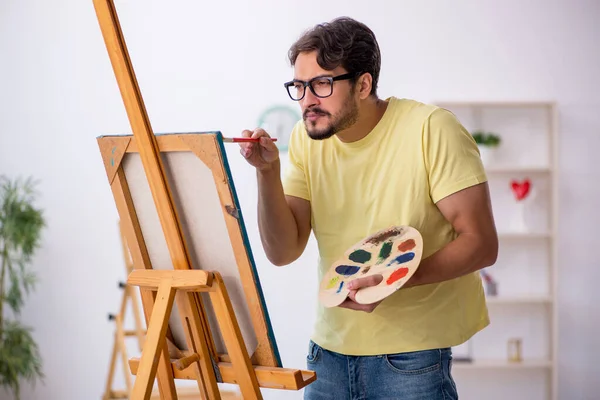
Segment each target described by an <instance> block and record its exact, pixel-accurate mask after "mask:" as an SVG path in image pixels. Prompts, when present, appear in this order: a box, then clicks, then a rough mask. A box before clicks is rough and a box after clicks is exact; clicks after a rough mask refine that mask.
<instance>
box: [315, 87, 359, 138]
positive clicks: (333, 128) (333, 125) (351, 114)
mask: <svg viewBox="0 0 600 400" xmlns="http://www.w3.org/2000/svg"><path fill="white" fill-rule="evenodd" d="M309 112H311V113H314V114H318V115H322V116H324V117H327V118H328V119H329V123H328V124H327V126H325V127H323V128H320V129H317V127H316V126H315V124H314V123H313V122H310V121H307V120H306V114H307V113H309ZM303 119H304V126H305V127H306V132H307V133H308V136H309V137H310V138H311V139H313V140H325V139H329V138H330V137H332V136H333V135H335V134H336V133H338V132H341V131H343V130H344V129H348V128H349V127H351V126H352V125H354V124H355V123H356V121H357V120H358V104H357V103H356V102H354V99H353V98H352V96H348V99H347V100H346V102H344V106H343V107H342V109H341V110H340V111H339V112H338V113H337V114H336V115H331V114H330V113H328V112H327V111H325V110H322V109H321V108H319V107H312V108H309V109H306V110H305V111H304V116H303Z"/></svg>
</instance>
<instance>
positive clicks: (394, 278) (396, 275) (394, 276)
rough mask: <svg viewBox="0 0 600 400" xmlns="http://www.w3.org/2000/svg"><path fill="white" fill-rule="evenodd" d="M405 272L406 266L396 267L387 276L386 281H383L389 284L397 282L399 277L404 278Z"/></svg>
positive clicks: (406, 271) (406, 270) (406, 272)
mask: <svg viewBox="0 0 600 400" xmlns="http://www.w3.org/2000/svg"><path fill="white" fill-rule="evenodd" d="M406 274H408V268H406V267H402V268H398V269H397V270H395V271H394V272H392V274H391V275H390V276H389V278H387V281H385V283H387V284H388V285H391V284H392V283H394V282H397V281H398V280H399V279H402V278H404V277H405V276H406Z"/></svg>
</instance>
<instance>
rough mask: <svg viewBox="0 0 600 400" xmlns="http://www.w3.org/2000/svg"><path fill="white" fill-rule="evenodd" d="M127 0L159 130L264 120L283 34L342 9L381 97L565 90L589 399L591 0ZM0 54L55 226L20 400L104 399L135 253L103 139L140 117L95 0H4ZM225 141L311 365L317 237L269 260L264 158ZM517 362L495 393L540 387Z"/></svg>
mask: <svg viewBox="0 0 600 400" xmlns="http://www.w3.org/2000/svg"><path fill="white" fill-rule="evenodd" d="M117 5H118V10H119V16H120V18H121V22H122V24H123V30H124V32H125V35H126V39H127V44H128V46H129V49H130V55H131V58H132V61H133V64H134V67H135V70H136V73H137V77H138V81H139V84H140V87H141V90H142V93H143V95H144V100H145V102H146V106H147V109H148V113H149V116H150V120H151V123H152V125H153V128H154V130H155V131H156V132H176V131H192V130H215V129H219V130H222V131H223V132H224V133H226V134H228V135H235V134H238V133H239V132H240V131H241V130H242V129H244V128H252V127H254V125H256V124H257V118H258V115H259V114H260V112H261V111H262V110H264V109H265V108H267V107H269V106H271V105H273V104H279V103H283V104H288V103H289V99H288V98H287V94H286V93H285V92H284V90H283V87H282V82H284V81H285V80H287V79H289V78H290V77H291V76H292V73H291V70H290V69H289V67H288V66H287V64H286V51H287V49H288V47H289V45H290V43H291V42H292V41H293V40H294V39H295V38H296V37H297V36H298V35H299V34H300V32H301V31H302V30H303V29H305V28H306V27H308V26H310V25H312V24H314V23H317V22H321V21H324V20H329V19H331V18H333V17H335V16H338V15H350V16H353V17H357V18H359V19H361V20H363V21H364V22H366V23H368V24H369V25H370V26H371V27H372V28H373V29H374V30H375V32H376V33H377V35H378V37H379V39H380V45H381V48H382V51H383V70H382V76H381V80H380V93H381V95H382V96H389V95H396V96H400V97H412V98H417V99H419V100H422V101H433V100H437V99H449V100H556V101H557V102H558V105H559V107H558V109H559V112H560V124H561V125H560V138H559V145H560V151H559V155H560V160H559V172H560V182H561V190H562V194H561V196H560V201H561V205H562V207H563V208H562V210H561V213H560V221H559V223H560V226H561V232H560V240H561V241H562V242H563V243H565V245H566V250H565V251H563V252H561V253H560V257H559V267H560V270H561V273H560V286H559V310H560V316H561V324H560V329H559V331H560V332H559V333H560V340H559V348H560V358H559V368H560V370H559V378H560V384H559V390H560V396H559V398H561V399H563V398H564V399H592V398H594V396H595V394H596V393H597V391H598V389H599V388H600V387H599V383H598V380H597V378H596V372H595V371H596V369H595V368H594V367H595V361H596V360H597V359H598V355H599V352H600V339H599V336H598V335H597V333H596V329H595V327H596V326H597V324H598V317H597V316H598V315H600V306H599V304H600V295H599V294H598V293H599V292H598V290H597V282H598V281H600V269H598V265H597V264H598V263H597V257H596V253H595V252H594V249H596V248H597V247H598V243H599V242H598V236H597V234H596V229H595V228H596V226H597V225H598V224H599V223H600V217H599V216H598V214H595V215H594V214H593V213H594V212H595V211H596V208H597V203H598V200H597V199H598V196H599V194H600V193H599V189H598V184H597V182H599V181H600V179H599V174H600V173H599V172H598V168H597V166H596V165H597V163H596V162H595V161H596V157H597V155H596V153H597V152H596V149H597V148H598V147H599V146H600V135H599V127H600V113H598V109H599V107H600V95H599V94H598V88H599V87H600V78H599V75H598V71H599V70H600V55H599V52H598V44H597V38H598V37H599V36H600V28H599V27H598V24H597V22H596V21H597V20H598V16H599V14H600V5H599V4H598V2H597V1H592V0H588V1H584V0H578V1H566V0H563V1H553V2H545V1H541V0H536V1H531V2H517V1H514V0H511V1H508V2H502V3H498V2H491V1H485V2H474V1H473V2H467V1H462V2H442V1H438V2H433V1H429V2H408V1H397V2H389V3H387V2H386V3H384V2H369V3H368V5H367V4H366V3H364V2H359V1H340V0H336V1H330V2H322V1H314V0H313V1H305V2H302V3H299V2H298V3H289V2H275V1H273V0H261V1H253V2H237V3H236V4H231V3H230V2H210V3H206V2H195V1H179V2H159V1H152V2H150V1H141V0H137V1H127V2H125V1H121V0H118V1H117ZM429 7H431V8H429ZM0 54H2V62H1V63H0V79H1V87H2V96H0V105H1V108H0V109H1V110H2V112H0V173H6V174H9V175H11V176H14V175H17V174H24V175H29V174H32V175H34V176H35V177H36V178H39V179H40V180H41V182H42V183H41V186H40V189H41V191H42V192H43V199H42V200H41V203H40V204H41V205H42V206H43V207H44V209H45V210H46V215H47V218H48V223H49V228H48V230H47V231H46V234H45V237H44V247H43V248H42V249H41V250H40V252H39V253H38V255H37V257H36V260H35V263H34V265H33V267H34V268H35V269H36V270H37V271H39V274H40V278H41V282H40V285H39V286H38V288H37V290H36V292H35V293H34V294H33V295H32V296H31V297H30V298H29V299H28V302H27V308H26V309H25V311H24V314H23V320H24V321H25V322H26V323H28V324H29V325H31V326H33V328H34V329H35V337H36V339H37V340H38V343H39V344H40V346H41V349H42V354H43V356H44V361H45V364H44V367H45V368H44V370H45V373H46V376H47V377H46V380H45V385H37V386H36V389H35V391H34V390H30V389H24V391H25V394H24V396H23V399H34V398H41V397H44V398H60V399H93V398H99V397H100V396H101V394H102V392H103V389H104V382H105V379H106V374H107V371H108V361H109V356H110V350H111V346H112V340H113V336H112V334H113V326H112V324H111V323H109V322H108V321H107V319H106V315H107V313H108V312H115V311H116V310H117V308H118V304H119V302H120V291H119V289H118V288H117V281H118V280H122V279H124V267H123V264H122V258H121V253H120V252H121V248H120V244H119V237H118V229H117V225H116V218H117V214H116V211H115V207H114V202H113V198H112V194H111V192H110V190H109V187H108V184H107V180H106V176H105V172H104V170H103V166H102V161H101V159H100V156H99V151H98V148H97V145H96V142H95V137H96V136H98V135H102V134H111V133H128V132H129V131H130V127H129V124H128V120H127V115H126V113H125V109H124V107H123V104H122V101H121V98H120V93H119V90H118V87H117V85H116V81H115V79H114V75H113V71H112V69H111V65H110V62H109V59H108V56H107V54H106V49H105V47H104V42H103V40H102V36H101V34H100V30H99V27H98V24H97V21H96V16H95V13H94V9H93V6H92V2H91V0H89V1H81V0H78V1H74V0H70V1H68V0H56V1H52V2H48V1H40V0H38V1H35V0H30V1H27V2H24V1H20V2H16V1H13V2H4V3H3V4H2V6H1V8H0ZM228 148H229V149H230V154H229V155H230V158H231V164H232V168H233V173H234V178H235V182H236V185H237V189H238V193H239V196H240V199H241V203H242V207H243V212H244V215H245V218H246V221H248V223H249V226H248V231H249V234H250V236H251V243H252V246H253V251H254V254H255V256H256V260H257V263H258V265H259V272H260V274H261V279H262V281H263V287H264V291H265V295H266V298H267V304H268V305H269V308H270V312H271V317H272V321H273V326H274V329H275V332H276V334H277V337H278V342H279V346H280V350H281V353H282V358H283V362H284V364H285V365H286V366H289V367H300V368H302V367H304V356H305V352H306V347H307V346H306V341H307V339H308V335H309V333H310V331H311V324H312V322H313V320H314V318H313V311H314V306H315V304H316V302H315V299H316V294H317V285H318V283H317V282H316V272H315V266H316V260H315V257H316V251H315V245H314V242H311V244H310V249H309V250H308V251H307V252H306V254H305V255H304V256H303V257H302V258H301V259H300V260H298V262H296V263H294V264H293V265H292V266H289V267H286V268H275V267H273V266H271V265H269V263H268V262H267V259H266V257H265V256H264V253H263V252H262V248H261V246H260V240H259V236H258V229H257V227H256V225H255V224H254V221H255V219H256V210H255V204H256V184H255V179H254V171H253V170H252V169H251V168H249V167H248V166H246V165H245V163H244V162H243V161H242V160H241V159H240V157H239V155H238V153H237V147H236V146H235V145H230V147H228ZM282 282H283V284H282ZM130 321H131V320H130ZM132 349H135V346H132ZM482 373H483V374H489V375H491V376H492V377H494V376H495V374H496V371H493V372H492V373H491V374H490V373H489V372H482ZM513 374H514V379H515V380H514V381H513V382H514V384H513V385H501V386H499V387H497V388H496V389H494V390H495V391H499V390H511V393H510V394H507V395H506V396H505V398H517V397H519V398H534V397H533V396H530V392H529V391H530V390H531V391H534V390H535V389H536V387H537V386H536V382H538V380H539V379H541V378H540V377H539V376H536V375H531V376H530V375H526V374H523V373H522V372H521V371H517V372H514V373H513ZM542 382H543V381H542ZM265 394H266V397H268V398H277V399H285V398H290V399H291V398H295V399H297V398H300V393H285V394H284V393H282V392H279V391H277V392H274V391H265Z"/></svg>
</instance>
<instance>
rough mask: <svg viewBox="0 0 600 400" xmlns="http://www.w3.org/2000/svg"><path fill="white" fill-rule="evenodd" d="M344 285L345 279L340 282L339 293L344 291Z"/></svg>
mask: <svg viewBox="0 0 600 400" xmlns="http://www.w3.org/2000/svg"><path fill="white" fill-rule="evenodd" d="M342 286H344V281H341V282H340V287H339V288H338V290H337V293H339V292H341V291H342Z"/></svg>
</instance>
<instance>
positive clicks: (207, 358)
mask: <svg viewBox="0 0 600 400" xmlns="http://www.w3.org/2000/svg"><path fill="white" fill-rule="evenodd" d="M177 304H178V305H179V306H180V307H182V308H183V310H182V311H183V313H182V315H186V317H185V318H184V319H182V324H183V326H184V329H185V332H186V337H187V342H188V343H191V344H192V346H191V348H190V350H191V351H192V352H194V353H197V354H198V355H199V356H200V359H199V361H198V362H196V365H197V367H196V376H197V377H198V389H199V390H200V394H201V396H202V399H207V400H220V399H221V395H220V393H219V386H218V385H217V380H216V377H215V374H214V368H213V365H212V363H211V354H210V350H209V346H208V343H206V336H207V335H205V334H204V328H203V326H202V322H201V320H200V316H199V313H198V311H197V310H194V308H195V299H194V293H193V292H179V293H178V294H177ZM187 316H191V318H189V319H188V317H187Z"/></svg>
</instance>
